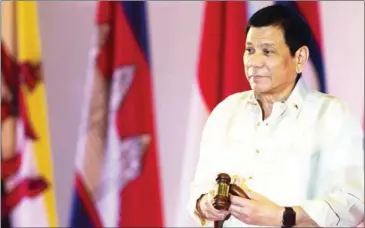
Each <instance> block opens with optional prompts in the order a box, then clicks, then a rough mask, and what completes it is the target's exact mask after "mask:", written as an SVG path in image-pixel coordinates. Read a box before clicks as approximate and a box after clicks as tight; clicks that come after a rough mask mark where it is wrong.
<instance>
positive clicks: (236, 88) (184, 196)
mask: <svg viewBox="0 0 365 228" xmlns="http://www.w3.org/2000/svg"><path fill="white" fill-rule="evenodd" d="M246 23H247V2H245V1H238V2H210V1H209V2H206V3H205V14H204V23H203V27H202V34H201V47H200V57H199V63H198V66H197V67H198V71H197V77H196V79H195V82H196V83H195V84H194V85H193V88H192V95H191V109H190V117H189V125H188V131H187V139H186V140H187V141H186V149H185V154H184V160H183V166H182V177H181V182H180V187H179V189H180V190H181V192H180V193H179V194H180V195H179V204H178V206H177V214H176V218H177V221H176V225H177V226H194V225H196V223H195V222H194V221H193V220H192V219H191V218H189V214H188V213H187V210H186V204H187V202H188V198H189V189H190V187H189V184H190V182H191V181H192V180H193V178H194V172H195V169H196V165H197V162H198V158H199V143H200V138H201V132H202V129H203V126H204V124H205V121H206V120H207V117H208V116H209V114H210V113H211V111H212V110H213V108H214V107H215V106H216V105H217V104H218V103H219V102H221V101H223V100H224V99H225V98H226V97H227V96H229V95H231V94H234V93H237V92H242V91H246V90H250V85H249V83H248V81H247V79H246V76H245V73H244V67H243V62H242V56H243V53H244V50H245V40H246V34H245V28H246Z"/></svg>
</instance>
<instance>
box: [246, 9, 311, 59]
mask: <svg viewBox="0 0 365 228" xmlns="http://www.w3.org/2000/svg"><path fill="white" fill-rule="evenodd" d="M265 26H279V27H280V28H281V29H282V30H283V34H284V39H285V43H286V44H287V45H288V47H289V50H290V53H291V55H292V56H294V54H295V52H296V51H297V50H298V49H299V48H300V47H302V46H307V47H309V44H310V42H311V39H312V32H311V30H310V28H309V25H308V23H307V22H306V21H305V20H304V18H303V17H301V15H299V14H298V13H296V12H295V11H293V10H291V9H289V8H288V7H286V6H283V5H280V4H275V5H271V6H268V7H264V8H262V9H260V10H258V11H257V12H255V13H254V14H253V15H252V16H251V18H250V19H249V21H248V24H247V27H246V36H247V34H248V32H249V30H250V28H251V27H265Z"/></svg>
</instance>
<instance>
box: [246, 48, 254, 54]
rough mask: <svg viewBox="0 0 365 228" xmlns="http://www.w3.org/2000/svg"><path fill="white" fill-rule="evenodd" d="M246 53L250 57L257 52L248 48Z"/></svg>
mask: <svg viewBox="0 0 365 228" xmlns="http://www.w3.org/2000/svg"><path fill="white" fill-rule="evenodd" d="M246 52H247V53H248V54H250V55H252V54H253V53H255V50H254V49H253V48H252V47H247V48H246Z"/></svg>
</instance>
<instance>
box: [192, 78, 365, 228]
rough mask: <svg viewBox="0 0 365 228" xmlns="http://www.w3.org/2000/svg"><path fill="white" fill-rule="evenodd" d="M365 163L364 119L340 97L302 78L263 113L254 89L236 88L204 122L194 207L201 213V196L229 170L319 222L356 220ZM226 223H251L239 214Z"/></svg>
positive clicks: (361, 209) (330, 223)
mask: <svg viewBox="0 0 365 228" xmlns="http://www.w3.org/2000/svg"><path fill="white" fill-rule="evenodd" d="M363 164H364V151H363V132H362V129H361V124H360V121H358V120H357V119H356V118H354V117H353V116H352V115H351V114H350V111H349V108H348V107H347V106H346V105H345V104H344V103H343V102H341V101H340V100H339V99H337V98H335V97H333V96H330V95H327V94H323V93H320V92H317V91H313V90H311V89H310V88H308V87H307V86H306V85H305V84H304V81H303V79H300V80H299V81H298V83H297V85H296V86H295V88H294V90H293V92H292V93H291V95H290V96H289V98H288V99H287V101H286V102H284V103H281V102H276V103H274V105H273V110H272V114H271V116H270V117H269V118H267V119H266V120H264V121H263V120H262V112H261V108H260V106H259V104H258V102H257V100H256V99H255V96H254V94H253V92H252V91H246V92H241V93H236V94H234V95H231V96H229V97H228V98H226V99H225V100H224V101H223V102H221V103H220V104H219V105H218V106H217V107H216V108H215V109H214V110H213V112H212V113H211V115H210V117H209V118H208V120H207V122H206V125H205V127H204V130H203V134H202V140H201V148H200V158H199V162H198V167H197V170H196V174H195V178H194V180H193V183H192V189H191V199H190V201H189V205H188V208H189V211H190V213H191V214H192V215H193V216H194V217H196V215H195V214H194V211H195V205H196V200H197V199H198V198H199V197H200V195H201V194H204V193H207V192H209V191H210V190H212V189H214V188H215V185H216V181H215V179H216V177H217V174H218V173H221V172H224V173H228V174H230V175H231V176H235V175H237V176H239V177H240V178H244V179H245V180H246V182H245V184H246V186H247V187H249V188H250V189H252V190H253V191H256V192H258V193H260V194H262V195H264V196H266V197H267V198H269V199H271V200H272V201H274V202H275V203H277V204H279V205H281V206H301V207H302V208H303V209H304V210H305V212H306V213H307V214H308V215H309V216H310V217H311V218H312V219H313V220H314V221H315V222H316V223H317V224H318V225H320V226H324V227H335V226H337V227H344V226H349V227H355V226H356V225H358V224H359V223H360V222H361V221H362V220H363V219H364V206H363V202H364V165H363ZM208 224H210V225H212V223H208ZM225 226H235V227H246V226H250V227H252V225H246V224H244V223H242V222H240V221H239V220H237V219H235V218H234V217H233V216H231V218H230V219H229V220H228V221H226V222H225Z"/></svg>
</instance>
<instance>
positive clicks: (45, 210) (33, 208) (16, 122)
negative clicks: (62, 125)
mask: <svg viewBox="0 0 365 228" xmlns="http://www.w3.org/2000/svg"><path fill="white" fill-rule="evenodd" d="M1 6H2V7H1V8H2V12H1V15H2V36H1V80H2V85H1V99H2V104H1V127H2V129H1V133H2V138H1V140H2V145H1V151H2V154H1V155H2V156H1V182H2V183H1V184H2V186H1V187H2V191H1V193H2V194H1V221H2V227H30V226H32V227H56V226H57V225H58V222H57V213H56V203H55V196H54V195H55V194H54V182H53V168H52V159H51V150H50V140H49V132H48V117H47V105H46V98H45V95H46V92H45V86H44V82H43V72H42V65H41V48H40V37H39V29H38V18H37V3H36V2H29V1H27V2H1Z"/></svg>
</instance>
